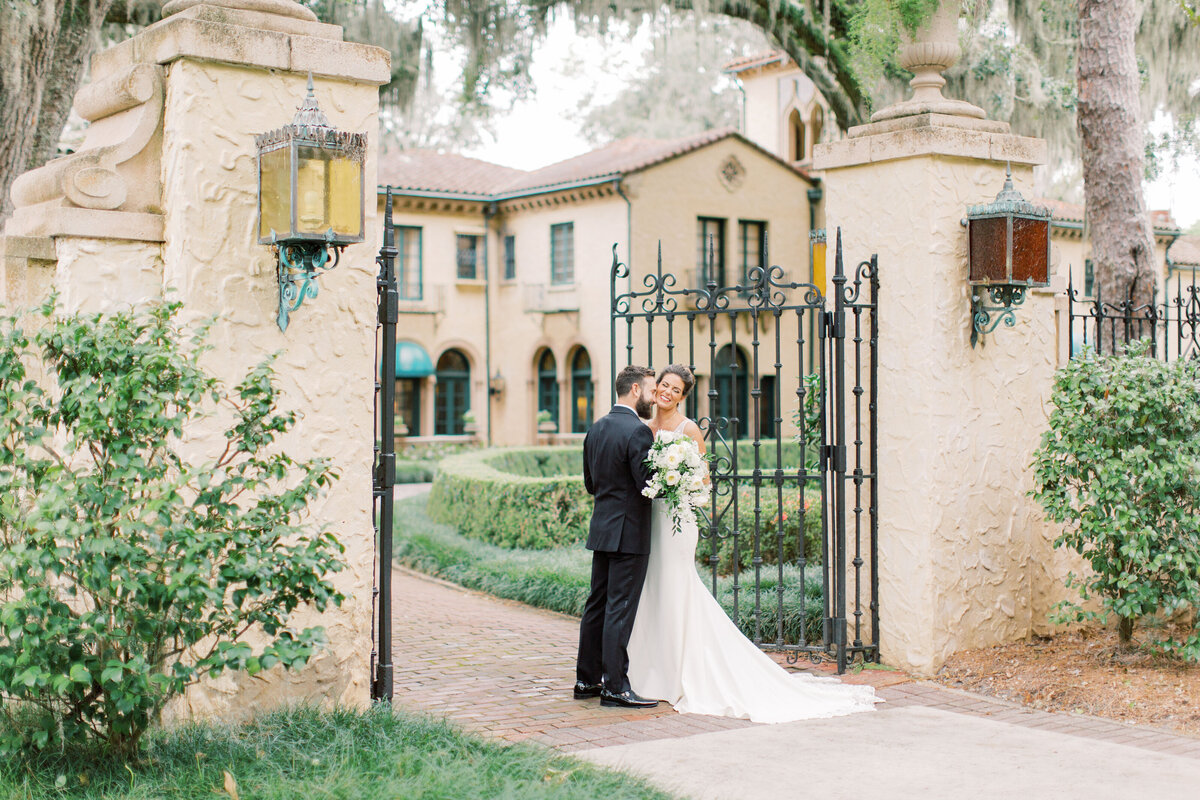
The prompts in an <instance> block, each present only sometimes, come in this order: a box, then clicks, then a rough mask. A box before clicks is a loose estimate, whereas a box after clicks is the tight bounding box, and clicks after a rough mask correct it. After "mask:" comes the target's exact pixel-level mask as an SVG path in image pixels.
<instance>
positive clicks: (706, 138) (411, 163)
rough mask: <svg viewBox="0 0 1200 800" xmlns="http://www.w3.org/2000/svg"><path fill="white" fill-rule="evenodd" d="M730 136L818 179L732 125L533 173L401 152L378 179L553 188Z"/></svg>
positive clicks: (434, 187)
mask: <svg viewBox="0 0 1200 800" xmlns="http://www.w3.org/2000/svg"><path fill="white" fill-rule="evenodd" d="M729 137H736V138H737V139H739V140H740V141H742V142H743V143H745V144H747V145H748V146H750V147H753V148H755V149H756V150H759V151H760V152H762V153H764V154H765V155H767V156H768V157H770V158H772V159H774V160H775V161H778V162H779V164H780V165H781V166H784V167H786V168H787V169H791V170H792V171H794V172H796V173H797V174H798V175H800V176H802V177H803V178H805V179H806V180H808V181H809V182H810V183H815V179H814V178H812V176H811V175H809V174H808V173H807V172H806V171H804V170H803V169H801V168H799V167H795V166H793V165H791V164H788V163H787V162H785V161H782V160H780V159H778V158H776V157H775V156H774V155H773V154H771V153H769V152H767V151H766V150H763V149H762V148H761V147H759V146H758V145H756V144H754V143H753V142H751V141H750V140H748V139H746V138H745V137H743V136H741V134H739V133H737V132H736V131H734V130H733V129H732V128H719V129H715V130H710V131H704V132H702V133H698V134H694V135H692V136H683V137H680V138H677V139H642V138H638V137H629V138H625V139H620V140H618V141H616V142H613V143H612V144H609V145H606V146H605V147H601V148H598V149H596V150H592V151H590V152H587V153H584V154H583V155H579V156H575V157H574V158H568V159H566V160H564V161H559V162H557V163H554V164H550V165H549V166H545V167H542V168H541V169H536V170H533V171H531V172H528V171H525V170H519V169H511V168H509V167H502V166H500V165H498V164H492V163H489V162H487V161H480V160H479V159H476V158H468V157H466V156H460V155H454V154H450V153H438V152H434V151H430V150H405V151H397V152H393V153H390V154H385V155H384V156H383V157H382V158H380V163H379V183H380V185H381V186H383V185H387V184H390V185H391V186H393V187H394V188H397V189H399V190H401V192H403V191H404V190H406V189H407V190H411V191H429V192H444V193H453V194H463V195H473V196H478V197H479V199H480V200H488V199H498V198H506V197H514V196H515V197H519V196H521V195H523V194H537V193H540V192H549V191H555V190H556V189H557V188H560V187H565V186H569V185H571V184H576V183H580V182H584V181H597V180H603V179H605V178H608V177H612V178H614V179H615V178H617V177H619V176H622V175H629V174H630V173H633V172H637V171H639V170H642V169H646V168H647V167H651V166H654V165H655V164H661V163H662V162H664V161H667V160H669V159H672V158H675V157H677V156H681V155H685V154H687V153H690V152H692V151H693V150H698V149H700V148H702V147H705V146H707V145H710V144H713V143H714V142H718V141H721V140H722V139H726V138H729Z"/></svg>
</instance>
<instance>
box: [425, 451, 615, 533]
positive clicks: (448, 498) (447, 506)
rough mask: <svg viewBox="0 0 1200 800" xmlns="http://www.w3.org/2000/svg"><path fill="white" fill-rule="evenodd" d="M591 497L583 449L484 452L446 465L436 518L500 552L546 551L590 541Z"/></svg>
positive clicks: (433, 511)
mask: <svg viewBox="0 0 1200 800" xmlns="http://www.w3.org/2000/svg"><path fill="white" fill-rule="evenodd" d="M591 515H592V496H591V495H589V494H588V493H587V491H586V490H585V489H584V487H583V450H582V449H581V448H580V447H578V446H572V445H566V446H561V447H528V448H513V449H492V450H479V451H476V452H472V453H463V454H461V455H457V456H450V457H449V458H446V459H443V460H442V462H441V464H439V465H438V472H437V475H436V476H435V477H434V479H433V489H432V491H431V492H430V495H429V516H430V517H431V518H432V519H434V520H435V521H437V522H442V523H445V524H447V525H452V526H454V527H455V528H457V529H458V531H459V532H460V533H462V534H463V535H464V536H468V537H470V538H473V539H480V540H482V541H485V542H489V543H491V544H495V545H499V546H501V547H513V548H522V549H527V550H544V549H547V548H551V547H561V546H564V545H569V544H576V543H578V542H581V541H583V540H584V539H586V538H587V530H588V523H589V521H590V519H591Z"/></svg>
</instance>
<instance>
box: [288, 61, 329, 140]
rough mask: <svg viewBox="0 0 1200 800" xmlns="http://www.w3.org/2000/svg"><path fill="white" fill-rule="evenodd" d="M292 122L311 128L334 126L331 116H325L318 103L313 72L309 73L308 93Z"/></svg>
mask: <svg viewBox="0 0 1200 800" xmlns="http://www.w3.org/2000/svg"><path fill="white" fill-rule="evenodd" d="M292 124H293V125H297V126H305V127H310V128H331V127H333V126H332V125H330V124H329V118H328V117H326V116H325V112H324V111H322V110H321V106H320V104H318V103H317V95H316V92H315V91H314V89H313V76H312V73H311V72H309V73H308V94H307V95H305V97H304V102H303V103H302V104H301V105H300V108H298V109H296V116H294V117H292Z"/></svg>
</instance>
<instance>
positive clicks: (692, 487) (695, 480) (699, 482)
mask: <svg viewBox="0 0 1200 800" xmlns="http://www.w3.org/2000/svg"><path fill="white" fill-rule="evenodd" d="M687 488H688V491H689V492H691V493H693V494H695V493H697V492H699V491H700V490H701V489H703V488H704V479H703V478H701V477H700V476H699V475H695V474H693V475H692V477H690V478H688V486H687Z"/></svg>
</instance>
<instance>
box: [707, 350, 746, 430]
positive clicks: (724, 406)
mask: <svg viewBox="0 0 1200 800" xmlns="http://www.w3.org/2000/svg"><path fill="white" fill-rule="evenodd" d="M712 386H713V388H714V389H715V390H716V392H717V396H716V397H714V398H712V401H711V405H710V406H709V416H710V417H711V418H712V420H713V424H714V425H716V426H717V430H718V431H719V432H720V433H721V435H722V436H732V435H733V427H732V420H733V418H734V417H736V418H737V420H738V423H737V432H738V434H739V435H741V434H745V433H746V431H747V429H748V427H749V425H750V414H749V410H748V409H749V406H750V376H749V374H748V370H747V369H746V354H745V353H743V352H742V348H740V347H738V348H734V346H733V345H730V344H727V345H725V346H724V347H722V348H721V349H720V350H718V351H717V358H716V360H715V361H714V362H713V374H712ZM721 418H724V420H725V421H724V422H721V421H720V420H721Z"/></svg>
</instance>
